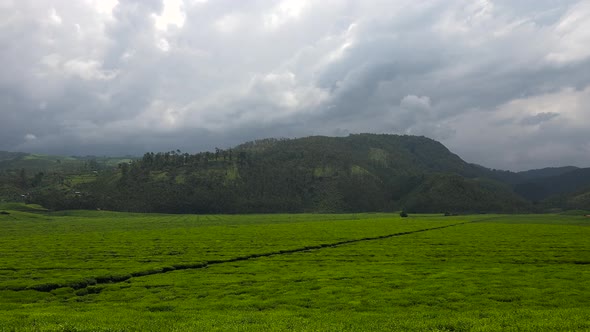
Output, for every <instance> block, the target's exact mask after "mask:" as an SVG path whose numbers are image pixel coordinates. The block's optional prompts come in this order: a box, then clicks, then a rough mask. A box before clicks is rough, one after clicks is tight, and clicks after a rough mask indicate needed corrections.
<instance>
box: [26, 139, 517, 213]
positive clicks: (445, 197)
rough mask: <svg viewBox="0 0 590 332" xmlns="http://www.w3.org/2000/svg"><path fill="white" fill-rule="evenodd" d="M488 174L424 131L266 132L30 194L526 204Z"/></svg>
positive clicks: (68, 199)
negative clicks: (272, 135)
mask: <svg viewBox="0 0 590 332" xmlns="http://www.w3.org/2000/svg"><path fill="white" fill-rule="evenodd" d="M490 172H491V171H490V170H488V169H485V168H483V167H481V166H477V165H473V164H469V163H466V162H465V161H463V160H462V159H461V158H459V157H458V156H457V155H455V154H453V153H451V152H450V151H449V150H448V149H447V148H446V147H445V146H443V145H442V144H441V143H439V142H437V141H434V140H431V139H428V138H426V137H416V136H398V135H373V134H359V135H350V136H348V137H324V136H314V137H305V138H300V139H266V140H259V141H254V142H249V143H245V144H242V145H239V146H237V147H235V148H233V149H227V150H223V149H216V151H215V152H203V153H199V154H193V155H191V154H187V153H181V152H180V151H171V152H166V153H147V154H145V155H144V156H143V158H141V159H139V160H136V161H133V162H132V163H131V164H128V163H123V164H121V165H120V167H119V168H117V169H113V170H111V171H106V170H105V171H101V172H100V173H99V174H97V175H96V176H95V178H93V179H91V180H90V181H81V182H80V183H78V184H76V185H73V186H61V187H56V186H55V185H50V186H45V187H43V188H40V189H38V190H35V191H34V192H33V193H31V198H30V201H31V202H35V203H39V204H42V205H43V206H46V207H50V208H53V209H72V208H85V209H90V208H92V209H94V208H101V209H110V210H119V211H136V212H171V213H251V212H360V211H394V210H399V209H402V208H404V204H410V205H411V208H412V211H417V212H419V211H433V210H438V211H439V212H442V211H452V212H460V211H472V212H473V211H475V212H511V211H516V210H519V211H520V210H526V209H527V208H528V206H527V203H526V202H525V201H524V200H522V199H520V198H519V197H517V196H515V195H514V194H513V193H511V192H510V189H509V188H508V187H507V186H505V185H503V184H501V183H500V182H497V181H495V180H493V179H487V180H485V181H484V178H486V176H487V175H488V174H490ZM449 176H451V177H449ZM445 179H452V181H451V180H449V181H446V180H445ZM443 180H445V181H443ZM426 188H435V190H427V189H426ZM461 188H463V189H464V190H463V189H461ZM426 191H428V195H426ZM474 195H475V196H474ZM421 197H428V199H420V198H421ZM480 198H481V199H480ZM410 205H409V206H410Z"/></svg>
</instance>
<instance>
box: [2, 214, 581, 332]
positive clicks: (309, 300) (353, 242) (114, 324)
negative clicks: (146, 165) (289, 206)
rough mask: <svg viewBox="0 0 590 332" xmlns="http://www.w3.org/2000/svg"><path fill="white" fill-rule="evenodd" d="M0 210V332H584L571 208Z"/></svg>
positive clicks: (576, 225)
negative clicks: (488, 211)
mask: <svg viewBox="0 0 590 332" xmlns="http://www.w3.org/2000/svg"><path fill="white" fill-rule="evenodd" d="M0 211H6V212H7V213H9V214H6V215H5V214H0V252H1V253H2V254H1V255H2V260H0V289H1V290H0V308H1V310H0V331H186V330H191V331H212V330H213V331H231V330H240V331H260V330H269V331H284V330H295V331H303V330H306V331H326V330H330V331H333V330H337V331H382V330H393V331H471V330H473V331H499V330H515V331H516V330H518V331H540V330H542V331H547V330H554V331H572V330H588V329H590V321H589V320H588V319H587V318H588V317H589V316H590V309H588V308H590V306H589V305H588V304H589V302H588V298H589V295H590V285H589V284H588V283H587V280H590V270H588V264H590V242H589V241H587V239H588V236H590V227H589V226H590V219H589V218H585V217H583V216H580V215H577V214H576V215H571V216H570V215H511V216H505V215H471V216H447V217H444V216H442V214H439V215H417V214H410V215H409V216H408V217H406V218H403V219H402V218H401V217H400V216H398V215H397V214H333V215H316V214H295V215H289V214H283V215H206V216H205V215H201V216H197V215H164V214H131V213H117V212H107V211H62V212H47V211H44V210H43V209H40V208H39V207H37V206H24V205H14V204H12V205H1V206H0ZM265 254H268V255H265Z"/></svg>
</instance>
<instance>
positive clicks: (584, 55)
mask: <svg viewBox="0 0 590 332" xmlns="http://www.w3.org/2000/svg"><path fill="white" fill-rule="evenodd" d="M0 45H2V48H1V49H0V63H1V66H2V70H1V74H0V150H11V151H25V152H42V153H53V154H78V155H87V154H97V155H103V154H106V155H122V154H138V155H141V154H143V153H144V152H146V151H169V150H172V149H181V150H182V151H187V152H197V151H202V150H206V149H212V148H214V147H222V148H225V147H230V146H233V145H236V144H238V143H241V142H243V141H248V140H253V139H258V138H265V137H302V136H308V135H332V136H333V135H337V136H342V135H348V133H361V132H372V133H396V134H412V135H425V136H428V137H430V138H433V139H436V140H439V141H441V142H443V143H444V144H445V145H446V146H447V147H448V148H449V149H451V150H452V151H453V152H455V153H457V154H458V155H459V156H461V157H462V158H463V159H465V160H466V161H469V162H474V163H479V164H482V165H485V166H488V167H492V168H502V169H511V170H523V169H529V168H537V167H545V166H558V165H577V166H584V167H588V166H590V1H588V0H584V1H578V0H518V1H516V0H494V1H492V0H432V1H426V0H425V1H416V0H387V1H385V0H356V1H346V0H321V1H319V0H284V1H270V0H268V1H265V0H239V1H237V0H118V1H117V0H43V1H40V0H0Z"/></svg>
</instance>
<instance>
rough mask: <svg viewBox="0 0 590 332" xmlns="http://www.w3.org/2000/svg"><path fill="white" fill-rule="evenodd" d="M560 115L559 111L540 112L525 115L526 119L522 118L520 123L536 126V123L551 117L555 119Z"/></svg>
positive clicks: (548, 119)
mask: <svg viewBox="0 0 590 332" xmlns="http://www.w3.org/2000/svg"><path fill="white" fill-rule="evenodd" d="M558 116H559V113H551V112H545V113H538V114H535V115H532V116H527V117H525V118H524V119H522V120H521V121H520V124H522V125H524V126H536V125H539V124H541V123H543V122H547V121H550V120H551V119H554V118H556V117H558Z"/></svg>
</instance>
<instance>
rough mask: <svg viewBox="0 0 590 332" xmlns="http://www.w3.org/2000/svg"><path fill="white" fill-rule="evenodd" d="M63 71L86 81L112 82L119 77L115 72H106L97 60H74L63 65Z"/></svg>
mask: <svg viewBox="0 0 590 332" xmlns="http://www.w3.org/2000/svg"><path fill="white" fill-rule="evenodd" d="M62 69H63V71H64V72H65V73H66V74H68V75H73V76H78V77H80V78H81V79H84V80H111V79H113V78H115V77H116V76H117V72H116V71H114V70H104V69H102V68H101V63H99V62H98V61H96V60H83V59H72V60H68V61H66V62H65V63H64V64H63V68H62Z"/></svg>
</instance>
